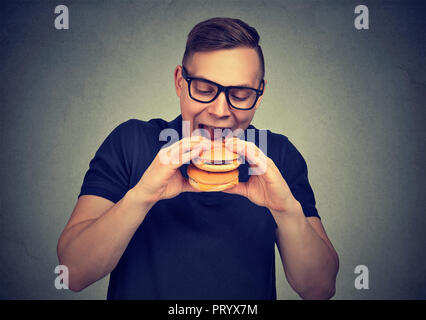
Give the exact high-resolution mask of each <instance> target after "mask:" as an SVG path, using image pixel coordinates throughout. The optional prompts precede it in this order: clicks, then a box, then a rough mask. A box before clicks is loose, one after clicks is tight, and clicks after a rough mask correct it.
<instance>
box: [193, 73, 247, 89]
mask: <svg viewBox="0 0 426 320" xmlns="http://www.w3.org/2000/svg"><path fill="white" fill-rule="evenodd" d="M192 77H193V78H198V79H203V80H207V81H211V82H214V83H218V82H216V81H213V80H210V79H206V78H204V77H200V76H196V75H194V76H192ZM218 84H219V83H218ZM224 87H226V86H224ZM229 87H247V88H254V87H253V86H252V85H251V84H247V83H243V84H233V85H232V86H229Z"/></svg>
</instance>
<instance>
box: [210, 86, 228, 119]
mask: <svg viewBox="0 0 426 320" xmlns="http://www.w3.org/2000/svg"><path fill="white" fill-rule="evenodd" d="M207 111H208V113H210V114H211V115H213V116H215V117H217V118H226V117H229V116H230V115H231V111H230V110H229V106H228V101H226V96H225V92H224V91H222V92H221V93H220V94H219V96H218V97H217V98H216V99H215V100H214V101H213V102H212V103H210V104H209V106H208V109H207Z"/></svg>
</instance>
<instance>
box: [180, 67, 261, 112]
mask: <svg viewBox="0 0 426 320" xmlns="http://www.w3.org/2000/svg"><path fill="white" fill-rule="evenodd" d="M182 77H183V78H184V79H185V80H186V82H187V83H188V93H189V96H190V97H191V99H192V100H195V101H197V102H201V103H210V102H213V101H214V100H216V98H217V97H218V96H219V94H220V93H221V92H222V91H224V92H225V97H226V101H227V102H228V104H229V105H230V106H231V107H232V108H234V109H237V110H251V109H253V108H254V106H255V105H256V103H257V100H259V97H260V96H261V95H263V89H254V88H250V87H242V86H222V85H220V84H219V83H216V82H214V81H211V80H208V79H204V78H197V77H190V76H188V72H187V71H186V68H185V67H184V66H182ZM193 80H201V81H204V82H207V83H210V84H213V85H215V86H217V88H218V90H217V93H216V95H215V96H214V97H213V99H211V100H210V101H201V100H198V99H195V98H194V97H193V96H192V94H191V82H192V81H193ZM264 86H265V80H264V79H262V81H260V84H259V88H260V87H262V88H264ZM231 89H249V90H253V91H255V92H256V99H255V100H254V103H253V105H252V106H251V107H250V108H238V107H235V106H234V105H232V103H231V100H230V99H229V90H231Z"/></svg>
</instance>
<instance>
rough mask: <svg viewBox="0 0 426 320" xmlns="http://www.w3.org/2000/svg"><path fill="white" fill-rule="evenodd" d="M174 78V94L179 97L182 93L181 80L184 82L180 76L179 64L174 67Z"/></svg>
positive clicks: (180, 68)
mask: <svg viewBox="0 0 426 320" xmlns="http://www.w3.org/2000/svg"><path fill="white" fill-rule="evenodd" d="M174 78H175V89H176V94H177V96H178V97H180V95H181V93H182V89H183V82H184V79H183V78H182V67H181V66H180V65H178V66H176V68H175V72H174Z"/></svg>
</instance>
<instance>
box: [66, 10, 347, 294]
mask: <svg viewBox="0 0 426 320" xmlns="http://www.w3.org/2000/svg"><path fill="white" fill-rule="evenodd" d="M258 42H259V36H258V34H257V32H256V30H255V29H254V28H252V27H250V26H248V25H247V24H246V23H244V22H243V21H241V20H238V19H229V18H214V19H210V20H207V21H203V22H201V23H199V24H197V25H196V26H195V27H194V28H193V29H192V31H191V32H190V34H189V35H188V40H187V45H186V51H185V54H184V58H183V62H182V66H177V67H176V69H175V72H174V81H175V88H176V93H177V95H178V97H179V98H180V106H181V115H180V116H179V117H177V118H176V119H175V120H173V121H171V122H167V121H165V120H162V119H152V120H150V121H148V122H145V121H140V120H134V119H133V120H129V121H127V122H125V123H122V124H121V125H119V126H118V127H117V128H115V129H114V130H113V132H112V133H111V134H110V135H109V136H108V137H107V139H106V140H105V141H104V142H103V144H102V145H101V147H100V148H99V150H98V151H97V152H96V155H95V157H94V159H93V160H92V161H91V163H90V168H89V170H88V172H87V173H86V175H85V178H84V182H83V186H82V189H81V193H80V195H79V198H78V201H77V204H76V206H75V208H74V211H73V213H72V216H71V218H70V220H69V222H68V224H67V226H66V227H65V230H64V231H63V233H62V235H61V237H60V239H59V241H58V257H59V260H60V263H61V264H64V265H67V266H68V268H69V277H70V278H69V281H70V282H69V286H70V288H71V289H72V290H74V291H80V290H82V289H83V288H85V287H87V286H88V285H90V284H91V283H93V282H95V281H97V280H99V279H101V278H102V277H104V276H105V275H107V274H109V273H111V275H110V283H109V288H108V299H276V289H275V257H274V254H275V252H274V244H275V243H277V245H278V248H279V252H280V255H281V260H282V262H283V267H284V271H285V274H286V277H287V279H288V281H289V283H290V285H291V286H292V288H293V289H294V290H295V291H296V292H297V293H298V294H299V295H300V296H301V297H302V298H304V299H328V298H330V297H332V296H333V295H334V292H335V279H336V275H337V271H338V264H339V262H338V256H337V254H336V252H335V250H334V248H333V246H332V244H331V242H330V240H329V239H328V237H327V235H326V233H325V230H324V228H323V226H322V224H321V220H320V219H319V215H318V212H317V210H316V208H315V199H314V194H313V191H312V189H311V187H310V185H309V181H308V177H307V167H306V163H305V161H304V159H303V157H302V155H301V154H300V153H299V152H298V151H297V149H296V148H295V147H294V145H293V144H292V143H291V142H290V141H289V140H288V139H287V138H286V137H285V136H283V135H280V134H275V133H272V132H270V131H269V130H268V131H267V133H268V134H267V154H264V153H263V152H262V150H261V149H260V148H259V146H258V144H259V143H256V142H255V143H253V142H247V141H245V140H244V139H239V138H235V137H228V138H227V147H228V148H234V150H238V152H239V153H241V155H242V156H244V157H245V158H246V159H247V162H246V163H245V164H244V165H241V166H240V168H239V170H240V181H241V182H240V183H239V184H238V185H237V186H235V187H233V188H232V189H229V190H225V192H198V190H195V189H194V188H193V187H192V186H191V185H190V184H189V183H188V179H187V174H186V166H187V164H188V163H189V161H191V160H194V159H195V158H197V157H198V156H199V154H200V152H201V151H202V150H205V149H207V148H208V142H210V141H207V139H206V138H200V137H199V136H197V135H196V134H194V132H196V131H197V130H196V129H200V128H202V129H204V130H206V131H207V132H209V133H213V130H214V129H215V128H216V129H217V128H222V129H224V128H227V129H230V130H232V131H237V130H238V129H239V130H243V131H244V132H248V129H251V130H255V132H256V133H257V134H259V130H257V129H256V128H254V127H253V126H252V125H250V123H251V121H252V119H253V116H254V113H255V111H256V110H257V108H258V107H259V105H260V102H261V100H262V95H263V93H264V90H265V85H266V81H265V80H264V79H263V77H264V61H263V54H262V50H261V48H260V46H259V45H258ZM236 86H237V87H239V88H232V87H236ZM241 87H244V88H246V89H242V88H241ZM241 93H242V95H241ZM182 121H189V125H190V132H191V133H192V134H189V135H183V134H182ZM171 129H173V130H176V132H178V133H179V139H178V140H179V141H177V142H174V143H169V144H165V141H164V139H162V133H164V130H171ZM259 155H260V156H259ZM166 156H168V157H174V159H179V160H178V161H169V162H167V163H165V162H164V161H161V159H164V158H165V157H166ZM259 167H262V168H264V169H265V170H263V172H261V174H255V175H248V172H249V171H248V169H249V168H259Z"/></svg>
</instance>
